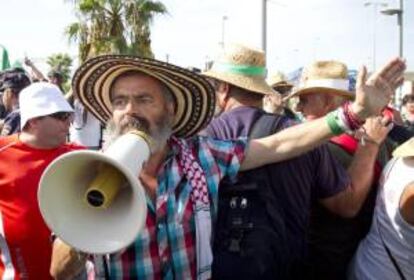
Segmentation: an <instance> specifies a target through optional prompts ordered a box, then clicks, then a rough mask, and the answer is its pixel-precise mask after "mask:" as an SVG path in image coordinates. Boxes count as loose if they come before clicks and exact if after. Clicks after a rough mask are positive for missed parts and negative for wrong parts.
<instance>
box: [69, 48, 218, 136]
mask: <svg viewBox="0 0 414 280" xmlns="http://www.w3.org/2000/svg"><path fill="white" fill-rule="evenodd" d="M127 71H139V72H141V73H144V74H147V75H149V76H152V77H153V78H155V79H157V80H158V81H160V82H161V83H162V84H164V85H165V86H166V87H167V88H168V89H169V90H170V92H171V93H172V95H173V97H174V99H175V116H174V122H173V133H174V135H175V136H178V137H188V136H191V135H193V134H195V133H197V132H198V131H199V130H200V129H202V128H203V127H204V126H205V125H206V124H207V123H208V122H209V121H210V120H211V118H212V117H213V114H214V107H215V105H214V104H215V92H214V89H213V88H212V86H211V85H210V84H209V82H208V81H207V80H206V79H204V78H203V77H202V76H201V75H199V74H196V73H194V72H191V71H189V70H186V69H183V68H180V67H178V66H175V65H172V64H168V63H165V62H161V61H157V60H154V59H148V58H141V57H136V56H129V55H102V56H97V57H94V58H92V59H89V60H87V61H86V62H85V63H83V64H82V65H81V66H80V67H79V68H78V70H77V71H76V73H75V74H74V77H73V80H72V88H73V94H74V95H75V96H77V97H78V98H79V99H80V101H81V103H82V104H83V105H84V106H85V107H86V108H87V109H88V110H90V111H91V113H92V114H94V115H95V117H96V118H98V119H99V120H100V121H101V122H103V123H106V122H107V121H108V119H109V118H110V117H111V115H112V112H111V111H112V106H111V101H110V89H111V86H112V83H113V81H114V80H115V79H116V78H117V77H118V76H120V75H121V74H122V73H124V72H127Z"/></svg>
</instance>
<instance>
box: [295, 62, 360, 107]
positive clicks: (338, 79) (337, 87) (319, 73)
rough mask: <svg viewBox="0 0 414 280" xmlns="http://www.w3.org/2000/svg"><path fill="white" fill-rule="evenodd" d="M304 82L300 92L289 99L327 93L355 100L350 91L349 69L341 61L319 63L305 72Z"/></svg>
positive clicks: (312, 65)
mask: <svg viewBox="0 0 414 280" xmlns="http://www.w3.org/2000/svg"><path fill="white" fill-rule="evenodd" d="M302 75H303V77H302V82H301V85H300V86H299V88H298V90H297V91H295V92H293V93H292V94H291V95H289V96H288V98H291V97H294V96H299V95H303V94H309V93H326V94H332V95H339V96H343V97H345V98H348V99H353V98H354V93H353V92H352V91H350V83H349V78H348V68H347V67H346V65H345V64H343V63H342V62H339V61H317V62H315V63H313V64H311V65H310V66H309V67H307V68H306V69H305V70H304V72H303V74H302Z"/></svg>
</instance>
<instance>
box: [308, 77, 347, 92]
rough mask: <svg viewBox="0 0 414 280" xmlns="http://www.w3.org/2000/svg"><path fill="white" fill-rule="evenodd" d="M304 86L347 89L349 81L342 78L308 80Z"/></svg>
mask: <svg viewBox="0 0 414 280" xmlns="http://www.w3.org/2000/svg"><path fill="white" fill-rule="evenodd" d="M305 87H306V88H310V87H324V88H334V89H341V90H349V81H348V80H344V79H318V80H308V81H306V84H305Z"/></svg>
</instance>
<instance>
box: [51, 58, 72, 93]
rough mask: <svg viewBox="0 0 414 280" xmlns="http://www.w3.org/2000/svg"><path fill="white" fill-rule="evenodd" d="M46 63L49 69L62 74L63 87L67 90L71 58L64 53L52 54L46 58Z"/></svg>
mask: <svg viewBox="0 0 414 280" xmlns="http://www.w3.org/2000/svg"><path fill="white" fill-rule="evenodd" d="M46 63H47V64H48V65H49V66H50V69H51V70H56V71H59V72H60V73H61V74H62V76H63V88H64V90H65V92H67V91H68V90H69V88H70V78H71V77H70V76H71V67H72V63H73V60H72V58H71V57H70V56H69V55H68V54H66V53H57V54H52V55H51V56H49V57H48V58H47V61H46Z"/></svg>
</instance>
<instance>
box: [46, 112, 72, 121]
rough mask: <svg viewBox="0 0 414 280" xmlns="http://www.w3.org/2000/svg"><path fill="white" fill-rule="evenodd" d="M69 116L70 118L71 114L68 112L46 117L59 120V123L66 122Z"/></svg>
mask: <svg viewBox="0 0 414 280" xmlns="http://www.w3.org/2000/svg"><path fill="white" fill-rule="evenodd" d="M71 116H72V113H70V112H57V113H53V114H50V115H48V117H51V118H54V119H56V120H59V121H66V120H67V119H69V118H70V117H71Z"/></svg>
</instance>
